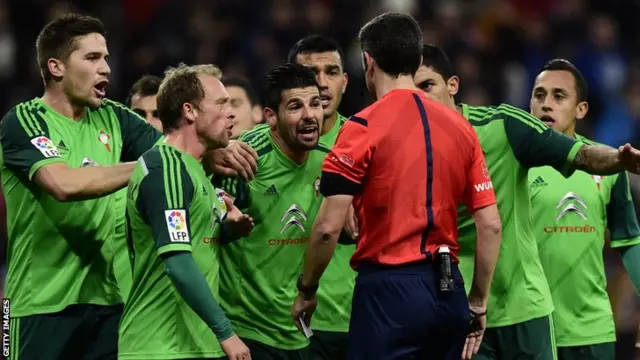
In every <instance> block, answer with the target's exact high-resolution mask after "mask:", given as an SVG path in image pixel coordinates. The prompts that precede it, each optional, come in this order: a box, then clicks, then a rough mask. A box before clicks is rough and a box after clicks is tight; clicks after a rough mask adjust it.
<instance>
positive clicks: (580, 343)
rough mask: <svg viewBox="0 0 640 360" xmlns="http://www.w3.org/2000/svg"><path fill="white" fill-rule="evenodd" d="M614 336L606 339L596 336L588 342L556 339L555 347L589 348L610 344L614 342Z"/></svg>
mask: <svg viewBox="0 0 640 360" xmlns="http://www.w3.org/2000/svg"><path fill="white" fill-rule="evenodd" d="M616 340H617V339H616V336H615V335H613V336H609V337H607V339H605V338H603V337H601V336H598V337H595V338H591V339H589V340H582V341H567V342H564V341H558V340H557V339H556V346H557V347H559V348H560V347H572V346H589V345H600V344H606V343H611V342H613V343H614V342H616Z"/></svg>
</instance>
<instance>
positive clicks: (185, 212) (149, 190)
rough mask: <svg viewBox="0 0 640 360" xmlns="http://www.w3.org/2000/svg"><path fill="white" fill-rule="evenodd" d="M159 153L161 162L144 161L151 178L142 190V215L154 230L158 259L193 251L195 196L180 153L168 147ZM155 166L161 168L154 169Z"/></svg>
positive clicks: (140, 188)
mask: <svg viewBox="0 0 640 360" xmlns="http://www.w3.org/2000/svg"><path fill="white" fill-rule="evenodd" d="M158 149H159V152H158V153H157V154H158V156H159V157H160V159H157V160H156V161H154V160H155V159H150V158H147V159H145V157H143V158H142V159H141V160H140V161H141V166H142V167H143V168H144V169H145V171H148V174H147V175H146V176H145V177H144V178H143V179H142V181H141V183H140V187H139V190H138V199H137V207H138V211H139V212H140V214H141V216H142V218H143V219H144V221H145V222H146V223H147V224H149V226H150V227H151V231H152V233H153V238H154V239H155V242H156V249H157V251H158V255H162V254H164V253H167V252H171V251H191V224H190V214H189V205H190V203H191V200H192V199H193V195H194V188H193V182H192V181H191V177H190V176H189V175H188V173H187V171H186V169H185V165H184V163H183V162H182V160H181V159H180V155H179V153H178V152H177V151H176V150H174V149H172V148H169V147H167V146H160V147H158ZM155 154H156V153H154V155H155ZM147 162H148V163H150V164H149V165H147ZM154 162H155V163H159V164H157V165H155V164H153V165H152V163H154Z"/></svg>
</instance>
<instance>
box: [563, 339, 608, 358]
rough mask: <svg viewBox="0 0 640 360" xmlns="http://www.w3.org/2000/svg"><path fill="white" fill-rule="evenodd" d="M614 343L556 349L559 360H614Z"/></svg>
mask: <svg viewBox="0 0 640 360" xmlns="http://www.w3.org/2000/svg"><path fill="white" fill-rule="evenodd" d="M615 358H616V343H613V342H609V343H602V344H594V345H583V346H563V347H558V359H559V360H615Z"/></svg>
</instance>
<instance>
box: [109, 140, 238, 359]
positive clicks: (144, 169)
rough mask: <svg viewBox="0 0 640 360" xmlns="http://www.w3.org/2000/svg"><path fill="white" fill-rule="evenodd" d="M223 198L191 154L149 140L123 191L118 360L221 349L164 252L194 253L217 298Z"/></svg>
mask: <svg viewBox="0 0 640 360" xmlns="http://www.w3.org/2000/svg"><path fill="white" fill-rule="evenodd" d="M225 215H226V206H225V205H224V201H222V198H221V197H220V196H219V195H218V194H217V192H216V190H215V188H214V187H213V185H212V184H211V182H210V181H209V179H208V177H207V175H206V174H205V172H204V169H203V167H202V164H201V163H200V162H199V161H198V160H196V159H195V158H194V157H193V156H191V155H189V154H187V153H184V152H182V151H180V150H178V149H176V148H175V147H173V146H170V145H167V144H161V145H156V146H154V147H153V148H152V149H151V150H149V151H148V152H146V153H145V154H144V155H143V156H142V158H141V159H140V160H139V162H138V165H137V166H136V168H135V170H134V172H133V175H132V176H131V181H130V182H129V187H128V193H127V245H128V248H129V254H130V259H131V267H132V268H133V280H132V284H131V290H130V293H129V297H128V299H127V302H126V303H125V307H124V314H123V315H122V320H121V321H120V330H119V336H118V338H119V343H118V359H132V360H142V359H184V358H210V357H218V356H222V355H224V353H223V352H222V350H221V348H220V345H219V343H218V341H217V339H216V337H215V335H214V334H213V331H212V330H211V329H210V328H209V327H208V326H207V324H206V323H205V322H204V321H203V320H202V319H201V318H200V317H199V316H198V315H197V314H196V313H195V312H194V311H193V310H192V309H191V307H189V305H187V303H186V302H185V301H184V300H183V299H182V297H181V296H180V294H179V293H178V290H176V288H175V286H174V285H173V283H172V281H171V279H170V278H169V276H168V275H167V274H166V273H165V265H164V263H163V261H162V259H161V258H160V256H161V255H162V254H166V253H168V252H172V251H189V252H191V254H192V256H193V258H194V260H195V262H196V264H197V266H198V268H199V269H200V271H202V273H203V274H204V276H205V278H206V279H207V282H208V284H209V286H210V287H211V292H212V293H213V295H214V297H215V298H218V274H219V263H218V261H217V258H218V244H217V242H215V241H212V239H214V237H215V235H216V234H215V232H216V231H217V230H218V228H219V226H218V224H219V223H220V222H221V220H222V219H223V218H224V216H225Z"/></svg>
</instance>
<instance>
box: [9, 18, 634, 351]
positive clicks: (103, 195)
mask: <svg viewBox="0 0 640 360" xmlns="http://www.w3.org/2000/svg"><path fill="white" fill-rule="evenodd" d="M36 49H37V57H38V63H39V66H40V70H41V72H42V76H43V80H44V83H45V92H44V95H43V96H42V97H40V98H36V99H33V100H30V101H27V102H24V103H21V104H18V105H17V106H16V107H14V108H13V109H12V110H10V111H9V112H8V113H7V114H6V115H5V116H4V118H3V119H2V122H1V123H0V144H1V149H2V170H1V171H2V173H1V175H2V184H3V192H4V196H5V198H6V203H7V224H8V233H9V240H8V266H9V270H8V275H7V280H6V297H7V298H8V299H10V301H11V303H10V304H11V322H10V359H20V360H25V359H26V360H30V359H39V360H43V359H45V360H46V359H115V358H116V357H117V358H121V359H191V358H193V359H196V358H198V359H201V358H224V357H225V356H226V357H228V358H229V359H249V358H253V359H307V358H313V359H331V360H336V359H344V358H346V349H347V343H348V328H349V313H350V307H351V294H352V291H353V286H354V279H355V272H354V271H353V270H352V269H351V268H350V267H349V258H350V256H351V254H352V253H353V251H354V247H355V245H353V243H354V240H356V239H357V235H358V234H357V233H358V228H357V221H356V220H355V219H354V218H353V217H352V216H350V218H349V219H348V221H347V225H346V227H345V232H344V234H343V235H342V236H341V240H342V241H341V243H340V244H339V245H338V249H337V251H336V253H335V255H334V257H333V258H332V260H331V263H330V265H329V268H328V269H327V271H326V272H325V276H324V277H323V279H322V283H321V286H320V290H319V294H318V298H319V300H318V309H317V311H316V312H315V314H314V317H313V321H312V323H311V324H310V325H311V329H312V330H313V335H312V336H308V334H307V335H304V334H303V331H299V330H302V329H297V328H296V325H295V324H294V319H292V318H291V316H290V315H289V314H290V308H291V305H292V303H293V302H294V300H295V298H296V296H297V289H296V280H297V278H298V275H299V274H300V272H301V267H302V261H303V260H302V259H303V256H304V253H305V248H306V246H305V244H306V242H307V240H308V236H309V232H310V230H311V226H312V224H313V222H314V218H315V216H316V213H317V211H318V209H319V206H320V204H321V202H322V196H321V195H320V194H319V192H318V185H319V178H320V168H321V163H322V161H323V159H324V156H325V154H326V153H327V152H328V150H329V149H330V148H331V146H332V145H333V144H334V142H335V140H336V138H337V136H338V134H339V129H340V127H341V125H342V124H343V123H344V121H345V120H346V119H345V118H344V117H343V116H341V115H340V114H339V113H338V112H337V109H338V106H339V105H340V101H341V98H342V94H343V93H344V92H345V90H346V87H347V80H348V78H347V74H346V73H345V70H344V68H345V67H344V54H343V52H342V51H341V49H340V48H339V46H338V45H337V44H336V43H335V42H334V41H333V40H331V39H328V38H326V37H324V36H320V35H313V36H309V37H306V38H304V39H302V40H300V41H299V42H298V43H297V44H296V45H294V47H293V48H292V50H291V52H290V54H289V59H288V61H289V62H288V63H287V64H285V65H282V66H279V67H277V68H275V69H273V70H272V71H270V72H269V74H268V75H267V76H266V79H265V89H264V90H265V91H264V98H263V102H264V107H265V108H264V119H265V121H266V123H265V124H262V125H258V126H256V127H255V128H253V129H252V130H249V131H246V132H245V133H243V134H242V136H241V137H240V139H239V141H232V142H229V135H230V133H231V130H232V127H233V116H230V115H229V114H230V113H229V111H228V101H229V96H228V94H227V92H226V90H225V87H224V85H223V84H222V82H221V81H220V79H221V72H220V70H219V69H218V68H217V67H215V66H213V65H196V66H186V65H180V66H178V67H176V68H172V69H169V70H168V71H167V73H166V74H165V77H164V79H163V80H162V84H161V85H160V88H159V91H158V94H157V112H158V115H159V117H160V119H161V124H162V127H163V132H164V136H162V134H160V132H158V131H157V130H155V129H154V128H153V127H152V126H150V125H149V124H148V123H147V122H145V121H144V120H143V119H141V118H140V117H139V116H138V115H136V114H135V113H134V112H132V111H130V110H129V109H127V108H126V107H125V106H123V105H121V104H119V103H116V102H113V101H110V100H107V99H106V98H105V86H106V84H107V82H108V76H109V74H110V69H109V66H108V64H107V58H108V55H109V53H108V50H107V45H106V40H105V31H104V27H103V25H102V23H101V22H100V21H99V20H98V19H95V18H91V17H86V16H80V15H67V16H64V17H61V18H58V19H56V20H54V21H52V22H51V23H49V24H47V25H46V26H45V28H43V30H42V31H41V33H40V35H39V36H38V39H37V44H36ZM414 79H415V83H416V86H417V88H420V89H422V90H423V91H424V92H425V93H426V95H427V96H429V97H430V98H432V99H434V100H435V101H438V102H440V103H442V104H445V105H447V106H449V107H450V108H451V109H452V110H454V111H457V112H458V113H460V114H461V115H462V116H464V117H465V118H466V119H468V121H469V122H470V123H471V124H472V125H473V127H474V129H475V130H476V132H477V135H478V137H479V139H480V142H481V145H482V148H483V150H484V154H485V157H486V161H487V164H488V167H489V169H488V170H489V173H490V175H491V178H492V181H493V186H494V187H495V192H496V194H497V198H498V208H499V210H500V216H501V220H502V224H503V229H502V233H503V235H502V238H503V240H502V243H501V248H500V257H499V260H498V263H497V267H496V271H495V275H494V278H493V282H492V287H491V294H490V298H489V303H488V306H487V309H488V313H487V315H486V319H485V318H484V317H483V322H484V321H485V320H486V331H485V332H484V339H483V340H482V343H481V346H480V350H479V352H478V353H477V354H475V355H471V354H468V355H467V354H464V355H462V354H461V357H463V358H470V357H471V356H473V359H516V358H517V359H556V358H557V357H559V358H561V359H563V360H571V359H599V360H606V359H611V360H612V359H613V358H614V343H615V331H614V323H613V317H612V312H611V308H610V305H609V301H608V297H607V293H606V290H605V281H606V279H605V275H604V266H603V259H602V248H603V246H604V241H605V232H606V230H607V229H608V230H609V233H610V238H611V246H612V247H614V248H615V249H617V250H619V251H620V253H621V255H622V258H623V260H624V264H625V266H626V268H627V270H628V272H629V274H630V276H631V278H632V280H633V281H634V284H635V285H636V287H638V286H640V283H639V281H640V269H639V268H638V264H639V263H640V247H638V244H640V228H639V226H638V223H637V220H636V214H635V212H634V210H633V206H632V205H633V204H632V201H631V197H630V190H629V180H628V176H627V175H626V173H624V170H628V171H632V172H635V173H638V172H640V165H639V162H638V155H637V154H638V153H637V150H635V149H633V148H631V147H630V146H628V145H627V146H623V147H620V148H619V149H618V150H617V151H614V150H612V149H610V148H608V147H606V146H602V145H597V144H594V143H592V142H591V141H589V140H587V139H584V138H583V137H581V136H580V135H578V134H576V133H575V125H576V121H577V120H579V119H582V118H584V117H585V115H586V114H587V111H588V104H587V102H586V97H587V87H586V84H585V81H584V79H583V77H582V75H581V74H580V72H579V71H578V70H577V69H576V68H575V67H574V66H573V65H572V64H570V63H569V62H567V61H565V60H557V59H556V60H552V61H550V62H549V63H548V64H547V65H546V66H545V67H544V68H543V69H542V71H541V72H540V74H539V75H538V76H537V78H536V81H535V84H534V89H533V91H532V95H531V114H529V113H527V112H524V111H522V110H520V109H517V108H515V107H513V106H510V105H506V104H502V105H500V106H482V107H477V106H468V105H466V104H456V102H455V101H454V97H455V95H456V93H457V91H458V86H459V79H458V78H457V77H456V76H455V75H454V73H453V71H452V68H451V65H450V63H449V60H448V59H447V57H446V55H445V54H444V53H443V52H442V50H440V49H439V48H438V47H436V46H433V45H425V46H424V51H423V63H422V66H421V67H420V69H419V70H418V72H417V73H416V74H415V78H414ZM552 128H553V129H552ZM554 129H555V130H554ZM556 130H557V131H556ZM576 170H578V171H576ZM588 173H595V174H599V175H603V176H592V175H589V174H588ZM238 174H245V176H244V177H243V176H237V175H238ZM214 185H215V186H214ZM125 209H126V210H125ZM475 237H476V236H475V227H474V226H473V221H472V219H471V216H470V215H469V214H468V212H466V211H465V209H463V208H461V209H460V218H459V238H460V243H461V249H462V250H461V253H460V269H461V271H462V273H463V275H464V277H465V278H467V279H469V278H471V277H472V275H473V274H472V272H473V262H474V260H473V258H474V256H475V253H476V249H475ZM114 258H115V259H116V260H115V261H114ZM119 259H120V260H121V259H126V260H127V261H118V260H119ZM113 264H116V266H115V267H117V268H114V265H113ZM125 266H126V268H127V271H123V270H122V267H125ZM114 272H115V273H116V274H120V275H118V276H117V278H118V279H117V281H116V280H115V278H116V276H114ZM468 283H469V282H468ZM123 303H124V305H123ZM554 309H555V310H554ZM371 341H375V339H371Z"/></svg>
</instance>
